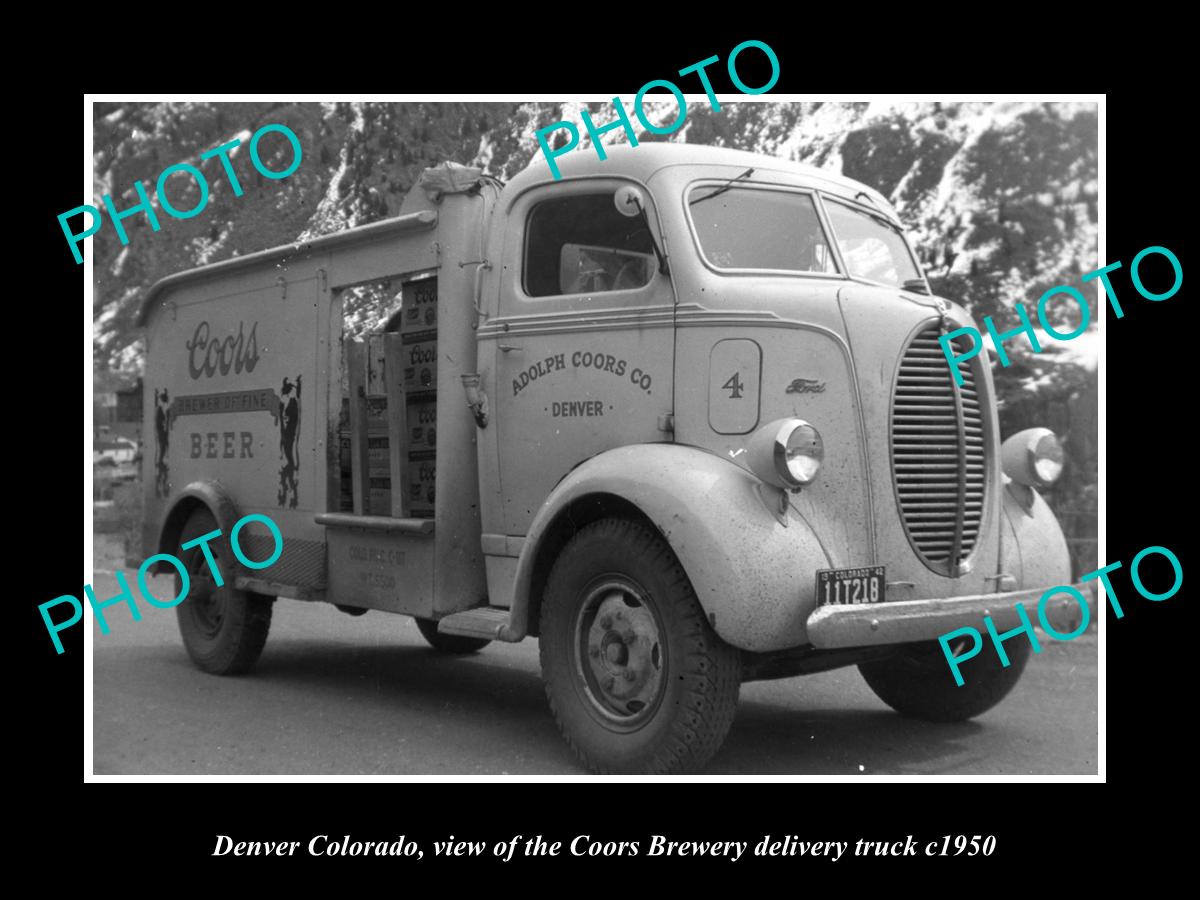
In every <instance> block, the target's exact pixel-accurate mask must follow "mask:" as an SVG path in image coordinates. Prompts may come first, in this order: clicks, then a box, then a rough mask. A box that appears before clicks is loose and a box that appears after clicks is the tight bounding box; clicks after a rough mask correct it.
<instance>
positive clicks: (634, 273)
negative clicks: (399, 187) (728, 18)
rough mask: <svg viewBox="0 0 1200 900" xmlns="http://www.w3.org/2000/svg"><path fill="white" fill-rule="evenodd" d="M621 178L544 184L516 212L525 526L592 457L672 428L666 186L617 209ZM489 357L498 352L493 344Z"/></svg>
mask: <svg viewBox="0 0 1200 900" xmlns="http://www.w3.org/2000/svg"><path fill="white" fill-rule="evenodd" d="M628 184H630V182H629V181H627V180H625V179H620V178H613V179H586V180H583V179H581V180H578V181H574V182H572V181H560V182H556V183H553V184H547V185H542V186H540V187H537V188H534V189H531V190H529V191H527V192H525V193H524V194H522V195H521V196H519V197H518V198H516V200H514V202H513V207H512V209H511V211H510V213H509V219H508V222H509V224H508V228H507V235H506V237H505V242H504V251H503V266H502V269H501V272H500V273H499V274H500V295H499V298H498V313H499V314H498V316H497V317H495V318H493V319H491V320H489V321H488V322H487V325H486V327H485V328H481V329H480V333H479V337H480V341H481V343H482V342H485V341H494V342H495V349H494V354H495V355H494V356H492V357H491V358H493V359H494V360H495V372H496V378H495V388H494V390H495V422H496V428H497V440H498V445H499V446H498V455H499V469H500V471H499V476H500V489H501V503H500V505H501V508H502V511H503V512H502V521H503V524H502V527H503V529H504V533H505V534H507V535H516V536H520V535H524V534H526V533H527V532H528V529H529V524H530V522H531V521H532V519H533V517H534V515H535V514H536V513H537V511H538V509H539V508H540V507H541V505H542V503H543V501H544V500H545V499H546V497H547V496H548V495H549V494H550V492H551V491H552V490H553V489H554V486H555V485H556V484H557V483H558V482H559V480H560V479H562V477H563V476H564V475H566V474H567V473H568V472H569V471H570V470H571V469H572V468H574V467H575V466H576V465H577V464H579V463H580V462H582V461H584V460H586V459H588V458H589V457H592V456H594V455H596V454H598V453H601V452H603V451H604V450H608V449H611V448H613V447H620V446H624V445H626V444H636V443H646V442H653V441H664V440H670V438H671V435H670V432H669V431H667V430H665V429H666V427H667V424H666V423H667V418H666V417H667V415H668V414H669V413H671V411H672V395H673V388H674V385H673V383H672V380H673V375H672V373H673V371H674V359H673V347H674V341H673V329H674V312H675V293H674V290H673V288H672V284H671V279H670V277H669V275H666V274H663V273H661V272H660V271H659V266H658V262H657V259H656V256H655V253H654V245H653V243H652V241H651V229H653V234H654V239H655V240H657V241H659V246H660V247H661V246H662V244H661V229H660V227H659V224H658V216H657V212H656V209H655V207H654V203H653V199H652V198H651V197H650V195H649V192H648V191H647V190H645V189H644V188H641V189H640V190H641V197H642V198H644V202H643V205H644V207H645V216H642V215H640V214H638V215H632V216H631V215H627V214H625V213H622V212H621V211H619V210H618V209H617V206H616V204H615V202H614V194H615V192H616V190H617V188H619V187H621V186H623V185H628ZM480 349H481V358H482V357H483V356H484V355H487V356H490V355H491V354H485V353H484V351H483V347H482V346H481V348H480Z"/></svg>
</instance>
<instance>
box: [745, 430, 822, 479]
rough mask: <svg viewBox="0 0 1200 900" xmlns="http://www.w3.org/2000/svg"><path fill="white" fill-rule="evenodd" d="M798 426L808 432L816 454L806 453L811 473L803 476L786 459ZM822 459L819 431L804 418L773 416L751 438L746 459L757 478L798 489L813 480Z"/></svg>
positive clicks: (819, 468)
mask: <svg viewBox="0 0 1200 900" xmlns="http://www.w3.org/2000/svg"><path fill="white" fill-rule="evenodd" d="M801 429H808V431H810V432H811V435H812V439H813V443H814V445H815V450H816V452H815V454H806V455H807V457H808V459H809V460H811V461H812V463H814V465H812V474H811V475H809V476H808V477H803V476H802V475H799V474H797V473H796V472H795V471H794V470H793V468H792V465H791V462H790V461H789V454H788V448H789V445H790V444H791V441H792V438H793V436H794V435H795V434H796V432H797V431H799V430H801ZM824 459H825V443H824V439H823V438H822V437H821V431H820V429H818V428H817V427H816V426H815V425H813V424H812V423H811V422H808V421H806V420H804V419H800V418H795V417H788V418H785V419H776V420H775V421H774V422H770V423H769V424H767V425H765V426H763V427H762V428H760V429H759V430H758V431H757V432H756V433H755V434H754V436H753V437H752V438H751V441H750V454H749V458H748V459H747V463H748V465H749V468H750V471H751V472H753V473H754V474H755V475H756V476H757V477H758V478H759V479H761V480H762V481H764V482H766V483H767V484H769V485H772V486H773V487H777V488H780V489H782V490H789V491H798V490H800V489H801V488H804V487H807V486H808V485H810V484H812V483H813V482H814V481H816V479H817V476H818V475H820V473H821V467H822V465H823V464H824Z"/></svg>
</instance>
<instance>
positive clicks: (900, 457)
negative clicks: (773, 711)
mask: <svg viewBox="0 0 1200 900" xmlns="http://www.w3.org/2000/svg"><path fill="white" fill-rule="evenodd" d="M559 165H560V169H561V174H562V177H561V178H560V179H555V178H553V177H552V176H551V173H550V171H549V169H548V167H547V166H546V165H545V164H543V163H541V162H540V161H536V162H534V163H533V164H531V165H530V166H529V168H527V169H526V170H525V171H523V172H522V173H521V174H519V175H518V176H517V177H516V178H514V179H513V180H512V181H511V183H509V184H507V185H502V184H501V183H500V182H499V181H497V180H496V179H493V178H491V177H489V176H486V175H483V174H481V173H480V172H479V171H478V170H473V169H467V168H465V167H461V166H453V165H449V164H448V165H446V166H442V167H438V168H436V169H430V170H426V172H425V174H424V175H423V176H422V178H421V179H420V182H419V183H418V185H416V186H415V187H414V188H413V189H412V190H411V191H410V192H409V194H408V195H407V197H406V199H405V201H404V204H403V206H402V208H401V210H400V214H399V215H398V216H397V217H396V218H392V219H389V220H386V221H381V222H377V223H374V224H371V225H366V226H363V227H358V228H353V229H350V230H347V231H344V232H341V233H336V234H331V235H328V236H324V237H320V238H318V239H314V240H312V241H308V242H303V243H296V244H292V245H289V246H285V247H279V248H276V249H273V250H266V251H263V252H260V253H254V254H252V255H247V256H244V257H238V258H233V259H228V260H225V261H223V262H219V263H216V264H213V265H207V266H204V267H201V268H198V269H195V270H192V271H189V272H184V273H181V274H178V275H173V276H171V277H168V278H166V279H163V280H162V281H160V282H158V283H157V284H156V285H154V287H153V288H152V289H151V290H150V292H149V293H148V295H147V296H146V297H145V300H144V303H143V306H142V308H141V312H140V318H139V323H140V324H142V325H144V326H145V337H146V347H147V360H146V371H145V384H146V398H145V403H146V413H147V416H146V420H147V421H152V422H154V428H153V435H152V437H150V440H151V441H152V442H154V447H153V451H151V449H150V448H147V452H146V454H145V467H146V471H145V473H144V474H145V478H144V479H143V480H144V484H145V490H146V498H145V500H146V502H145V509H146V518H145V523H146V524H145V530H144V535H143V547H142V550H143V551H144V552H143V558H145V557H148V556H149V555H150V554H153V553H173V554H175V555H176V556H178V557H179V558H180V559H182V560H183V561H184V562H185V564H186V565H187V567H188V570H189V572H190V573H191V586H190V591H189V593H188V595H187V598H186V599H185V600H184V601H183V602H182V603H181V604H180V605H179V606H178V607H177V615H178V619H179V626H180V630H181V632H182V636H183V642H184V645H185V647H186V649H187V651H188V653H189V654H190V656H191V657H192V659H193V660H194V662H195V663H196V664H197V665H198V666H199V667H200V668H201V669H203V670H205V671H207V672H212V673H216V674H233V673H241V672H245V671H246V670H248V669H249V668H250V667H251V665H252V664H253V663H254V662H255V660H256V659H257V657H258V656H259V654H260V652H261V651H262V649H263V645H264V642H265V641H266V637H267V631H268V628H269V626H270V621H271V614H272V606H273V603H274V601H275V599H276V598H277V597H288V598H295V599H299V600H313V601H325V602H328V603H332V604H335V605H336V606H337V608H338V609H340V610H342V611H343V612H346V613H350V614H354V615H358V614H361V613H363V612H365V611H367V610H380V611H385V612H393V613H402V614H405V615H409V616H413V617H414V618H415V619H416V621H417V624H418V626H419V628H420V631H421V633H422V635H424V637H425V638H426V639H427V640H428V641H429V643H430V644H432V645H433V647H435V648H437V649H439V650H443V651H447V652H451V653H458V652H471V651H474V650H477V649H479V648H481V647H483V646H484V645H485V644H487V643H488V642H489V641H496V640H499V641H520V640H522V639H523V638H525V637H537V638H538V639H539V640H540V658H541V665H542V673H543V677H544V681H545V687H546V693H547V695H548V697H549V701H550V706H551V708H552V710H553V712H554V715H555V717H556V718H557V720H558V723H559V726H560V728H561V730H562V732H563V734H564V736H565V737H566V739H567V741H568V742H569V743H570V744H571V746H572V747H574V749H575V750H576V751H577V752H578V754H579V757H580V758H581V760H582V761H583V763H584V764H585V765H586V766H587V767H588V768H589V769H591V770H593V771H596V772H602V773H608V772H653V773H666V772H682V771H689V770H695V769H697V768H699V767H702V766H703V765H704V764H705V762H706V761H707V760H708V759H709V758H710V757H711V756H712V754H713V753H714V752H715V751H716V749H717V748H718V746H719V745H720V743H721V741H722V740H723V739H724V737H725V735H726V733H727V731H728V729H729V728H730V725H731V723H732V720H733V717H734V710H735V706H736V702H737V697H738V691H739V684H740V683H741V682H742V681H747V680H751V679H758V678H776V677H784V676H793V675H797V674H806V673H812V672H819V671H823V670H827V669H831V668H835V667H839V666H847V665H858V666H859V668H860V670H861V672H862V674H863V676H864V677H865V679H866V681H867V683H868V684H869V685H870V686H871V688H872V689H873V690H874V691H875V693H876V694H878V696H879V697H880V698H881V699H882V700H883V701H884V702H886V703H887V704H889V705H890V706H892V707H893V708H895V709H896V710H898V711H900V712H901V713H904V714H909V715H914V716H919V717H925V718H929V719H935V720H942V721H948V720H960V719H966V718H968V717H972V716H976V715H978V714H980V713H982V712H984V711H985V710H988V709H990V708H991V707H992V706H994V705H995V704H996V703H998V702H999V701H1000V700H1001V699H1002V698H1003V697H1004V696H1005V695H1006V694H1007V693H1008V692H1009V690H1010V689H1011V688H1012V687H1013V685H1014V684H1015V682H1016V681H1017V679H1018V678H1019V676H1020V674H1021V671H1022V669H1023V667H1024V665H1025V662H1026V659H1027V657H1028V655H1029V650H1030V647H1029V642H1028V640H1026V639H1024V638H1021V639H1019V640H1018V639H1011V640H1008V641H1007V642H1006V643H1005V645H1004V649H1005V650H1006V651H1007V657H1008V663H1009V664H1008V665H1002V664H1001V661H1000V660H999V658H998V655H997V654H996V653H991V652H981V653H979V654H977V655H976V656H975V657H974V658H973V659H971V660H970V661H969V662H963V663H962V664H961V672H962V677H963V680H964V683H963V684H962V685H961V686H959V685H957V684H956V682H955V679H954V678H953V677H952V672H951V669H950V666H949V665H948V664H947V659H946V656H945V654H944V653H943V651H942V648H941V646H940V645H939V643H938V642H937V640H936V638H937V636H938V635H941V634H944V633H946V632H949V631H951V630H954V629H956V628H960V627H962V626H966V625H970V626H973V627H976V628H978V629H980V630H982V618H983V616H984V615H985V614H990V615H991V617H992V619H993V620H994V622H995V623H996V626H997V627H998V628H1002V629H1003V628H1014V627H1016V626H1018V625H1019V624H1020V620H1019V619H1018V617H1017V614H1016V612H1015V604H1016V603H1017V602H1018V601H1024V602H1025V603H1029V602H1030V601H1035V602H1036V600H1037V599H1038V598H1039V597H1040V596H1041V594H1042V592H1043V591H1045V590H1047V589H1048V588H1050V587H1052V586H1055V585H1059V584H1066V583H1068V579H1069V575H1070V571H1069V563H1068V554H1067V547H1066V542H1065V540H1064V538H1063V535H1062V532H1061V530H1060V528H1059V525H1058V523H1057V522H1056V520H1055V518H1054V516H1053V514H1052V513H1051V511H1050V509H1049V508H1048V506H1047V504H1046V503H1045V501H1044V500H1043V499H1042V497H1041V496H1040V495H1039V493H1038V490H1037V489H1038V488H1045V487H1046V486H1048V485H1050V484H1051V483H1053V482H1054V480H1055V479H1056V478H1057V477H1058V474H1059V470H1060V469H1061V465H1062V452H1061V449H1060V447H1059V445H1058V443H1057V440H1056V438H1055V437H1054V435H1053V434H1051V433H1050V432H1049V431H1048V430H1046V429H1030V430H1027V431H1023V432H1021V433H1020V434H1016V435H1013V436H1012V437H1010V438H1009V439H1008V440H1007V441H1006V442H1005V445H1004V447H1003V450H1002V448H1001V446H1000V439H999V434H998V422H997V416H996V397H995V392H994V389H993V384H992V378H991V375H990V373H989V371H988V367H987V365H986V354H980V355H979V356H976V357H974V358H970V359H966V358H964V359H963V360H961V361H957V362H956V363H955V364H956V366H957V368H958V370H959V372H960V373H961V377H962V380H963V384H962V386H961V388H960V387H959V386H958V385H957V384H956V381H955V379H954V378H953V377H952V372H951V368H950V363H949V362H948V361H947V358H946V356H945V355H944V354H943V351H942V348H941V347H940V345H939V342H938V338H939V336H940V335H943V334H946V333H948V332H950V331H953V330H954V329H956V328H959V327H962V326H964V325H967V324H970V318H969V316H968V315H967V313H966V312H965V311H964V310H963V309H962V308H961V307H959V306H957V305H955V304H953V303H949V302H946V301H943V300H940V299H938V298H935V297H934V296H932V294H931V292H930V289H929V285H928V283H927V281H926V280H925V277H924V275H923V273H922V270H921V268H920V265H919V263H918V261H917V259H916V257H915V255H914V254H913V252H912V250H911V248H910V246H909V244H908V242H907V240H906V239H905V237H904V234H903V232H902V229H901V226H900V223H899V219H898V217H897V216H896V213H895V211H894V210H893V209H892V207H891V206H890V205H889V203H888V202H887V200H886V199H885V198H884V197H883V196H882V195H880V194H879V193H878V192H876V191H874V190H872V189H871V188H869V187H867V186H865V185H862V184H859V183H856V182H854V181H851V180H849V179H846V178H842V177H839V176H837V175H834V174H831V173H829V172H826V171H820V170H816V169H812V168H809V167H805V166H801V165H797V164H793V163H789V162H785V161H782V160H779V159H775V158H771V157H765V156H760V155H753V154H748V153H742V152H737V151H731V150H725V149H716V148H710V147H699V146H689V145H684V144H653V145H642V146H640V147H637V148H614V149H611V150H609V152H608V158H607V159H605V160H600V159H598V158H593V157H591V156H590V155H588V154H585V153H575V154H570V155H568V156H567V157H564V158H562V159H560V161H559ZM372 298H374V300H375V301H377V302H378V304H381V305H377V306H375V307H372V306H371V304H370V302H369V301H371V300H372ZM373 309H374V310H375V312H374V313H372V310H373ZM372 315H373V318H372ZM364 328H365V330H364ZM955 346H956V347H957V350H956V353H957V355H964V356H965V354H966V350H967V349H968V346H967V344H966V343H965V342H964V343H956V344H955ZM150 431H151V429H147V432H148V433H149V432H150ZM1002 457H1003V460H1004V462H1003V469H1004V471H1003V472H1002V471H1001V469H1002V463H1001V459H1002ZM249 514H260V515H265V516H268V517H269V518H270V519H271V520H272V521H273V522H275V523H276V524H277V525H278V528H279V530H280V533H281V534H282V538H283V542H282V552H281V553H280V555H279V557H278V559H277V560H276V561H275V562H274V563H273V564H272V565H270V566H269V567H267V568H264V569H254V568H251V567H248V566H246V565H244V564H242V563H241V562H239V560H238V559H237V558H235V556H234V555H233V554H232V553H231V549H232V548H231V547H230V545H229V543H228V537H229V534H230V531H231V528H232V527H233V525H234V523H235V522H237V521H238V520H239V518H240V517H243V516H246V515H249ZM217 529H219V530H220V531H221V533H222V536H221V538H219V539H218V540H216V541H213V542H210V543H209V544H208V546H209V548H210V549H211V550H212V553H213V557H214V558H213V565H214V566H215V567H216V568H217V569H218V570H219V571H220V572H221V573H222V574H223V576H224V577H223V579H222V584H220V585H218V584H217V583H216V580H215V577H214V576H213V575H212V574H211V569H212V567H211V566H209V565H208V564H207V563H206V561H205V559H204V555H203V554H202V552H201V550H202V547H201V546H198V545H193V546H192V547H191V548H189V549H186V550H185V549H183V545H184V544H187V543H189V542H190V541H191V540H193V539H194V538H196V537H198V536H201V535H203V534H207V533H209V532H211V531H213V530H217ZM238 542H239V547H240V549H241V551H242V552H243V553H244V554H245V556H246V557H247V558H248V559H251V560H257V561H262V560H263V559H265V558H268V557H270V555H271V554H272V552H273V549H274V548H275V542H274V539H273V538H272V536H271V534H270V532H269V531H268V530H267V529H266V526H265V523H262V522H260V521H254V522H251V523H250V524H246V525H244V527H243V528H242V529H241V534H240V535H239V538H238ZM159 567H160V569H159V570H161V571H164V572H167V571H173V570H172V569H170V568H169V567H166V568H163V564H162V563H160V564H159ZM176 577H177V579H178V575H177V576H176ZM177 587H179V585H178V583H177ZM1050 615H1051V616H1052V619H1051V620H1052V621H1056V622H1060V624H1061V622H1063V621H1068V620H1067V619H1066V618H1065V616H1066V615H1067V613H1066V612H1064V611H1062V610H1061V609H1060V607H1059V605H1058V604H1053V605H1052V608H1051V612H1050ZM1061 627H1062V630H1063V631H1066V630H1069V629H1068V628H1067V627H1066V626H1061ZM963 643H965V639H964V641H963ZM969 649H970V648H965V649H964V648H963V647H962V646H957V645H956V646H955V647H954V649H953V652H954V653H955V654H956V655H963V656H966V655H967V651H968V650H969ZM989 649H990V648H989Z"/></svg>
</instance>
